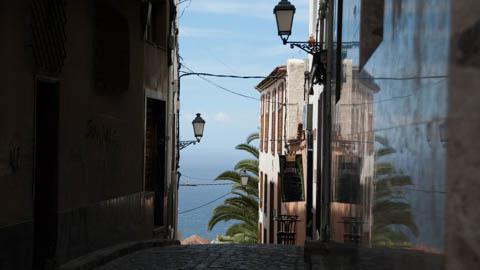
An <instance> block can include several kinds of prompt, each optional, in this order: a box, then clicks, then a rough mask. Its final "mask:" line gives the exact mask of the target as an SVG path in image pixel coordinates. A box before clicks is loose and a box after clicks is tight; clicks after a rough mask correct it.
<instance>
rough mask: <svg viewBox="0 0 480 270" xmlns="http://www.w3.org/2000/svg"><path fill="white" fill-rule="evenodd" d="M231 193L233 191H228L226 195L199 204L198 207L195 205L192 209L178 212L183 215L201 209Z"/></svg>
mask: <svg viewBox="0 0 480 270" xmlns="http://www.w3.org/2000/svg"><path fill="white" fill-rule="evenodd" d="M230 194H231V192H228V193H226V194H224V195H222V196H220V197H218V198H216V199H215V200H213V201H210V202H207V203H204V204H202V205H199V206H197V207H194V208H191V209H188V210H185V211H182V212H179V213H178V214H179V215H183V214H186V213H190V212H193V211H195V210H198V209H200V208H203V207H205V206H208V205H210V204H212V203H214V202H216V201H218V200H220V199H223V198H225V197H227V196H228V195H230Z"/></svg>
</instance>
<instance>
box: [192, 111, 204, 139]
mask: <svg viewBox="0 0 480 270" xmlns="http://www.w3.org/2000/svg"><path fill="white" fill-rule="evenodd" d="M192 125H193V133H194V134H195V138H197V142H200V139H202V137H203V129H204V127H205V120H203V119H202V117H201V116H200V114H199V113H197V117H195V119H193V121H192Z"/></svg>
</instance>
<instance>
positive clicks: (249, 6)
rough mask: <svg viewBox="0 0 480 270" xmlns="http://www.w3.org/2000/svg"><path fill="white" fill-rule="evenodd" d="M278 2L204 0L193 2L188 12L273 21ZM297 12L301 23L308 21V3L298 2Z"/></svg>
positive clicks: (297, 17) (296, 4)
mask: <svg viewBox="0 0 480 270" xmlns="http://www.w3.org/2000/svg"><path fill="white" fill-rule="evenodd" d="M276 4H277V1H261V3H260V1H258V0H243V1H241V2H240V1H232V0H202V1H197V2H193V3H192V5H191V6H190V7H189V10H188V12H197V13H214V14H225V15H236V16H249V17H256V18H260V19H268V20H271V19H273V8H274V7H275V5H276ZM294 4H295V6H296V8H297V12H296V14H295V17H296V19H297V20H299V21H307V20H308V1H297V2H296V3H294Z"/></svg>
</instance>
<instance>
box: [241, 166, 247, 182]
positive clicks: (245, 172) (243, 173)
mask: <svg viewBox="0 0 480 270" xmlns="http://www.w3.org/2000/svg"><path fill="white" fill-rule="evenodd" d="M240 182H241V183H242V186H246V185H247V184H248V174H247V171H246V170H245V169H243V170H241V171H240Z"/></svg>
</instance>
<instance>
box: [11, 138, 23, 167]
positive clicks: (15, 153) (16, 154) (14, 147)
mask: <svg viewBox="0 0 480 270" xmlns="http://www.w3.org/2000/svg"><path fill="white" fill-rule="evenodd" d="M9 154H10V155H9V160H10V162H9V165H10V169H11V170H12V172H14V173H15V172H17V171H18V170H19V169H20V164H21V154H22V147H21V146H20V145H18V144H15V143H11V144H10V153H9Z"/></svg>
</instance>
